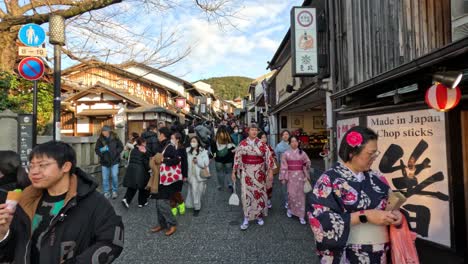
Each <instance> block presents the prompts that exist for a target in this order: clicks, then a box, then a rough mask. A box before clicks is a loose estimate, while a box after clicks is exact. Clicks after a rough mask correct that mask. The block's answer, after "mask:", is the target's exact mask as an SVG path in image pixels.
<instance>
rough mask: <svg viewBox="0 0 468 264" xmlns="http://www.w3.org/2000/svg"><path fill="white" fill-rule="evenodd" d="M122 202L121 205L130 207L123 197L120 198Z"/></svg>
mask: <svg viewBox="0 0 468 264" xmlns="http://www.w3.org/2000/svg"><path fill="white" fill-rule="evenodd" d="M122 204H123V206H125V207H126V208H127V209H128V208H130V205H129V204H128V202H127V199H125V198H123V199H122Z"/></svg>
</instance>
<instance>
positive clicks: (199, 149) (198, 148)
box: [189, 136, 203, 154]
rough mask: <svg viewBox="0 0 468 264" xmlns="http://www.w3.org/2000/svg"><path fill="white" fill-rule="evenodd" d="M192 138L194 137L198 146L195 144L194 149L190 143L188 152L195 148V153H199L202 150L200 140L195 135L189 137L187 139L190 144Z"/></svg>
mask: <svg viewBox="0 0 468 264" xmlns="http://www.w3.org/2000/svg"><path fill="white" fill-rule="evenodd" d="M192 139H195V140H196V141H197V143H198V146H197V148H196V149H194V148H193V147H192V145H190V150H189V152H190V153H191V154H193V151H194V150H196V151H197V153H200V151H201V150H203V147H202V146H201V140H200V138H199V137H197V136H193V137H191V138H190V140H189V142H190V144H192Z"/></svg>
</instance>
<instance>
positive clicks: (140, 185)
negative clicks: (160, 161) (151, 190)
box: [122, 137, 150, 208]
mask: <svg viewBox="0 0 468 264" xmlns="http://www.w3.org/2000/svg"><path fill="white" fill-rule="evenodd" d="M135 142H136V145H135V147H134V148H133V149H132V150H131V151H130V158H129V162H128V167H127V171H126V172H125V177H124V181H123V186H124V187H127V192H126V193H125V197H124V198H123V199H122V204H123V205H124V206H125V207H126V208H129V205H130V203H131V202H132V199H133V197H134V196H135V194H136V192H137V191H138V207H140V208H141V207H143V206H146V205H148V196H149V194H148V191H147V190H145V187H146V185H147V184H148V180H149V178H150V174H149V170H150V167H149V156H148V155H147V150H146V141H145V140H144V139H143V138H141V137H139V138H137V139H136V141H135Z"/></svg>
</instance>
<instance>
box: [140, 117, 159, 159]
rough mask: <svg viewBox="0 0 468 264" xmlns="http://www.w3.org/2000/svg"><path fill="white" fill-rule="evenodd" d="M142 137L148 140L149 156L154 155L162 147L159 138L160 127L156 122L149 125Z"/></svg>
mask: <svg viewBox="0 0 468 264" xmlns="http://www.w3.org/2000/svg"><path fill="white" fill-rule="evenodd" d="M141 137H142V138H143V139H144V140H145V141H146V150H147V155H148V156H149V157H152V156H154V155H155V154H156V153H157V152H158V149H159V148H160V147H161V146H160V143H159V140H158V128H157V126H156V125H155V124H151V125H149V126H148V129H147V130H146V131H145V132H143V133H142V134H141Z"/></svg>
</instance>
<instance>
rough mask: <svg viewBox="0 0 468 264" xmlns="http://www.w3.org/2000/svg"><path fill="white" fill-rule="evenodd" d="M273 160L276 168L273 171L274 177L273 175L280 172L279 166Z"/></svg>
mask: <svg viewBox="0 0 468 264" xmlns="http://www.w3.org/2000/svg"><path fill="white" fill-rule="evenodd" d="M273 160H274V162H275V166H276V168H275V169H273V175H275V174H278V173H279V172H280V164H279V163H278V161H277V160H276V159H273Z"/></svg>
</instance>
